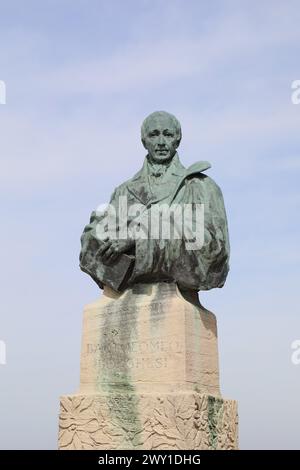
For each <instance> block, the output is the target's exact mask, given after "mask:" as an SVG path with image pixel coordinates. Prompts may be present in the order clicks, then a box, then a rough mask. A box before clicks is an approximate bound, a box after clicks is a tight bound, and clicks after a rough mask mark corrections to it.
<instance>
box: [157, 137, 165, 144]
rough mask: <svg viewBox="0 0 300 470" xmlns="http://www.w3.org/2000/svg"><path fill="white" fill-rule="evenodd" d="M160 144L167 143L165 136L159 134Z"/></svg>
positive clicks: (158, 141) (158, 140)
mask: <svg viewBox="0 0 300 470" xmlns="http://www.w3.org/2000/svg"><path fill="white" fill-rule="evenodd" d="M157 143H158V145H165V138H164V136H163V135H159V136H158V138H157Z"/></svg>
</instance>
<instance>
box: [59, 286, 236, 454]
mask: <svg viewBox="0 0 300 470" xmlns="http://www.w3.org/2000/svg"><path fill="white" fill-rule="evenodd" d="M59 447H60V448H62V449H71V448H76V449H82V448H84V449H85V448H87V449H88V448H90V449H131V448H140V449H233V448H236V447H237V405H236V402H235V401H231V400H224V399H223V398H221V395H220V389H219V369H218V350H217V326H216V319H215V316H214V315H213V314H212V313H211V312H208V311H207V310H205V309H204V308H203V307H201V306H200V304H199V305H195V304H192V303H190V302H188V301H187V300H185V299H184V298H183V296H182V295H181V292H180V290H179V289H178V287H177V286H176V284H175V283H157V284H139V285H136V286H134V287H133V288H131V289H127V290H126V291H125V292H124V293H123V294H117V293H116V292H114V291H111V290H109V289H108V288H105V291H104V295H103V296H102V297H101V298H100V299H99V300H97V301H96V302H94V303H92V304H89V305H87V306H86V308H85V311H84V320H83V338H82V351H81V375H80V389H79V391H78V393H77V394H75V395H70V396H64V397H62V398H61V413H60V436H59Z"/></svg>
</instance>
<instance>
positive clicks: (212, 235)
mask: <svg viewBox="0 0 300 470" xmlns="http://www.w3.org/2000/svg"><path fill="white" fill-rule="evenodd" d="M141 134H142V143H143V145H144V147H145V149H146V150H147V151H148V154H147V155H146V157H145V161H144V164H143V167H142V169H141V170H140V171H139V172H138V173H137V174H136V175H135V176H134V177H133V178H131V179H130V180H128V181H126V182H125V183H123V184H121V185H120V186H119V187H117V188H116V189H115V191H114V193H113V195H112V197H111V201H110V205H109V208H110V210H109V213H108V211H104V212H101V213H99V212H93V213H92V215H91V219H90V223H89V224H88V225H87V226H86V227H85V229H84V232H83V235H82V237H81V243H82V250H81V253H80V267H81V269H82V270H83V271H84V272H86V273H88V274H89V275H90V276H91V277H92V278H93V279H94V281H95V282H96V283H97V284H98V285H99V286H100V287H101V288H103V285H108V286H110V287H112V288H113V289H115V290H117V291H123V290H124V289H126V288H127V287H128V286H132V285H134V284H136V283H149V282H151V283H153V282H163V281H165V282H176V283H177V284H178V286H179V287H180V288H181V289H183V290H186V289H188V290H191V291H199V290H208V289H212V288H214V287H222V286H223V285H224V283H225V280H226V277H227V273H228V270H229V265H228V260H229V240H228V228H227V219H226V213H225V208H224V203H223V197H222V193H221V190H220V188H219V187H218V186H217V185H216V183H215V182H214V181H213V180H212V179H211V178H210V177H208V176H207V175H206V174H204V173H203V172H204V171H205V170H207V169H208V168H210V164H209V163H208V162H202V161H201V162H198V163H195V164H194V165H192V166H191V167H190V168H188V169H186V168H185V167H184V166H183V165H182V164H181V162H180V160H179V157H178V154H177V148H178V146H179V144H180V141H181V126H180V123H179V122H178V120H177V119H176V118H175V116H173V115H172V114H169V113H166V112H163V111H159V112H154V113H152V114H150V115H149V116H148V117H147V118H146V119H145V120H144V122H143V124H142V130H141ZM124 208H125V209H126V211H125V212H126V213H124ZM168 208H170V213H169V214H167V217H163V216H162V214H166V213H167V212H168V210H167V209H168ZM198 209H199V210H198ZM197 210H198V212H197ZM197 214H198V215H197ZM199 214H200V215H201V214H202V216H201V217H200V216H199ZM183 215H184V216H183ZM159 217H160V218H159ZM112 218H114V220H112ZM161 221H162V222H163V223H164V222H165V226H166V225H168V224H169V227H164V228H163V230H162V229H161V227H160V226H159V223H161ZM151 223H152V225H151ZM187 225H189V227H187ZM150 226H151V230H150V228H149V227H150ZM159 227H160V228H159ZM193 227H194V228H193ZM197 228H198V232H197ZM162 231H165V234H164V236H162ZM195 233H196V235H197V233H198V235H199V234H200V235H199V237H198V239H197V236H195ZM166 235H167V236H166ZM195 237H196V241H195ZM200 239H201V241H200Z"/></svg>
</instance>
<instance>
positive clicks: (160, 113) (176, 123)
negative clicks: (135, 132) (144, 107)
mask: <svg viewBox="0 0 300 470" xmlns="http://www.w3.org/2000/svg"><path fill="white" fill-rule="evenodd" d="M166 116H167V117H169V118H170V119H171V121H172V124H173V125H174V127H175V131H176V134H177V136H178V145H179V144H180V141H181V125H180V122H179V121H178V119H177V118H176V117H175V116H174V115H173V114H170V113H167V112H166V111H154V113H151V114H149V116H147V117H146V119H144V121H143V124H142V127H141V137H142V141H143V140H144V139H145V137H146V133H147V126H148V123H149V121H151V119H153V118H155V117H166Z"/></svg>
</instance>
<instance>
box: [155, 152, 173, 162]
mask: <svg viewBox="0 0 300 470" xmlns="http://www.w3.org/2000/svg"><path fill="white" fill-rule="evenodd" d="M172 158H173V155H170V153H169V152H168V153H166V154H161V155H160V154H157V153H156V154H155V155H152V160H153V161H154V162H155V163H165V162H169V161H170V160H171V159H172Z"/></svg>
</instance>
